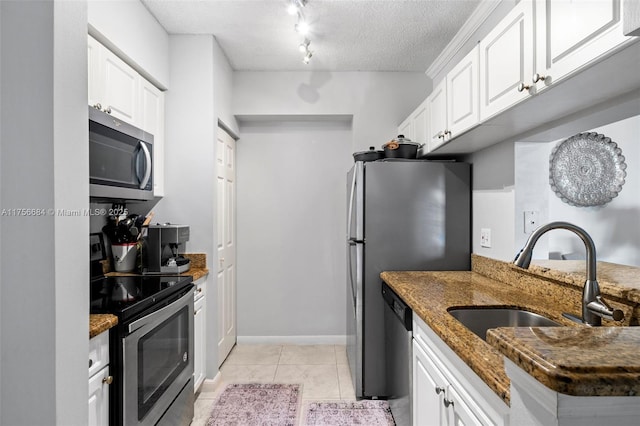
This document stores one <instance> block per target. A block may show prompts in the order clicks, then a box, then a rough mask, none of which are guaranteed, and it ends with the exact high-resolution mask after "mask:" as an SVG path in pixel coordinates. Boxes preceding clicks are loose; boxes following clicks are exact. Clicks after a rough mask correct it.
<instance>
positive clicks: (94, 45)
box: [87, 36, 104, 110]
mask: <svg viewBox="0 0 640 426" xmlns="http://www.w3.org/2000/svg"><path fill="white" fill-rule="evenodd" d="M102 49H104V46H102V45H101V44H100V43H98V41H96V39H94V38H93V37H91V36H89V37H88V42H87V65H88V70H87V76H88V80H89V105H91V106H93V107H96V108H98V104H100V102H101V101H102V93H103V91H104V85H103V84H102V78H103V77H102V71H103V67H102V66H101V63H100V56H101V54H102ZM100 109H101V110H102V104H100Z"/></svg>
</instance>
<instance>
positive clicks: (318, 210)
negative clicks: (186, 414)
mask: <svg viewBox="0 0 640 426" xmlns="http://www.w3.org/2000/svg"><path fill="white" fill-rule="evenodd" d="M429 90H431V84H430V81H429V79H428V78H427V77H426V76H425V75H424V74H422V73H392V72H382V73H374V72H335V73H333V72H326V71H321V72H236V73H235V75H234V80H233V103H232V107H233V112H234V114H235V115H236V117H239V118H241V119H242V120H244V121H242V122H243V123H246V121H247V120H249V121H256V120H263V121H264V120H271V121H272V122H276V123H278V122H279V124H277V125H272V126H266V125H263V126H261V125H260V124H255V123H254V124H252V125H251V126H245V125H244V124H243V126H242V127H241V134H240V140H239V142H238V154H239V158H238V162H237V164H238V327H239V328H238V334H239V340H241V339H243V338H247V339H249V340H251V341H255V340H256V337H257V336H261V337H262V340H266V341H269V340H271V341H273V340H274V339H275V340H279V341H292V342H300V343H313V342H331V341H343V340H344V334H345V329H346V314H345V303H346V302H345V297H346V296H345V291H344V288H345V287H344V285H345V284H344V283H345V279H346V278H345V277H346V265H345V260H344V259H345V256H346V254H345V243H344V235H345V233H346V232H345V229H344V227H345V215H346V206H345V203H346V201H345V198H346V194H345V191H346V189H345V187H346V182H345V179H346V172H347V170H348V169H349V167H350V165H351V164H352V163H353V157H352V156H351V153H353V152H354V151H361V150H366V149H368V147H369V146H375V147H377V148H380V146H381V145H382V144H383V143H385V142H386V141H388V140H390V139H391V138H393V137H394V136H395V135H396V133H397V128H398V123H399V122H400V121H401V119H402V118H404V117H405V116H406V115H408V114H409V113H410V112H411V111H412V110H413V109H414V108H415V106H416V105H418V104H419V103H420V102H421V100H422V99H424V98H425V97H426V95H427V93H428V92H429ZM337 116H340V117H341V119H344V118H345V117H352V120H353V121H352V123H351V132H350V133H349V132H348V131H347V129H343V130H340V127H338V128H337V129H336V128H335V124H330V123H331V120H332V119H335V118H336V117H337ZM304 120H307V121H308V120H316V122H315V123H308V122H307V123H305V122H304ZM323 121H324V125H323V124H322V122H323ZM338 130H340V131H339V132H338V133H337V134H336V131H338ZM278 140H281V141H282V144H283V146H282V147H281V146H280V145H279V144H278V143H277V141H278ZM283 147H286V149H284V150H283ZM261 157H264V158H265V161H264V162H261V161H259V159H260V158H261ZM254 169H255V170H254ZM314 177H315V178H314ZM279 182H280V185H283V186H282V188H279V187H278V183H279ZM265 185H267V186H265ZM321 185H327V186H321ZM256 188H257V189H256ZM305 188H306V189H305ZM272 193H274V194H277V197H273V196H272V195H271V194H272ZM316 197H317V198H316ZM319 199H323V200H326V201H324V202H318V200H319ZM258 200H259V201H258ZM329 206H330V208H329ZM257 224H260V226H257ZM316 225H317V229H316V228H314V226H316ZM263 235H264V236H263ZM301 238H304V241H300V239H301ZM269 245H271V246H270V247H269ZM296 247H298V248H296ZM262 273H264V274H265V277H264V279H260V275H261V274H262ZM265 300H269V301H270V302H271V303H268V304H267V305H265V304H263V303H264V301H265ZM305 336H307V337H305ZM309 336H312V337H309ZM258 340H260V339H258Z"/></svg>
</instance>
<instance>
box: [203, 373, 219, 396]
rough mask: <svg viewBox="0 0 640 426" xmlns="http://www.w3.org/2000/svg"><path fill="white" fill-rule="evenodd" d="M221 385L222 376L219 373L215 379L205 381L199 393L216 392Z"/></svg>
mask: <svg viewBox="0 0 640 426" xmlns="http://www.w3.org/2000/svg"><path fill="white" fill-rule="evenodd" d="M220 383H222V374H220V371H218V373H217V374H216V376H215V377H214V378H213V379H204V382H202V384H201V385H200V389H198V392H214V391H215V390H216V389H217V388H218V386H219V385H220Z"/></svg>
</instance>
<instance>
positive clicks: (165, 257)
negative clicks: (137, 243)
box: [142, 223, 191, 274]
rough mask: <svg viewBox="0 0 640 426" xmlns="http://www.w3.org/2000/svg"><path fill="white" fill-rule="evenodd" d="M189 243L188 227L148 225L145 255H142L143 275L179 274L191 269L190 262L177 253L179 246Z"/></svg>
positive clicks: (166, 224) (167, 224)
mask: <svg viewBox="0 0 640 426" xmlns="http://www.w3.org/2000/svg"><path fill="white" fill-rule="evenodd" d="M187 241H189V227H188V226H187V225H175V224H171V223H163V224H160V223H157V224H155V225H149V229H148V231H147V238H146V253H143V266H142V273H143V274H179V273H182V272H186V271H188V270H189V268H190V267H191V261H190V260H189V259H187V258H186V257H184V256H183V255H181V254H179V253H178V249H179V247H180V245H181V244H184V243H186V242H187Z"/></svg>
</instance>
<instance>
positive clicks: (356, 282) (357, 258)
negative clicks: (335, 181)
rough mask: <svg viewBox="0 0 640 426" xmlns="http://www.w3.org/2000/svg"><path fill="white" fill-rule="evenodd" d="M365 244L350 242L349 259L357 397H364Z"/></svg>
mask: <svg viewBox="0 0 640 426" xmlns="http://www.w3.org/2000/svg"><path fill="white" fill-rule="evenodd" d="M363 250H364V244H362V243H356V242H353V241H350V242H349V244H348V249H347V253H348V259H347V358H348V360H349V369H350V370H351V381H352V382H353V387H354V390H355V392H356V395H362V330H363V329H362V325H363V324H362V261H363Z"/></svg>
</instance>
